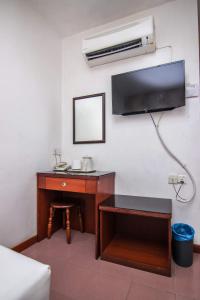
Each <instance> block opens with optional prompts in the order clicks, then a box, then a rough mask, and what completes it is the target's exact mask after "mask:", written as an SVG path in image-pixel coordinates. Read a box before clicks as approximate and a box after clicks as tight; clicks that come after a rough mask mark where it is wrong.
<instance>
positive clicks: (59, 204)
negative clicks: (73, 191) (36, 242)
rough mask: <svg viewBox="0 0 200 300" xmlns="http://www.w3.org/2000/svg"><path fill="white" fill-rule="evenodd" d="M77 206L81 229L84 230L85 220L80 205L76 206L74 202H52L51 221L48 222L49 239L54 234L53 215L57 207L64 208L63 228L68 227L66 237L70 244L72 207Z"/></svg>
mask: <svg viewBox="0 0 200 300" xmlns="http://www.w3.org/2000/svg"><path fill="white" fill-rule="evenodd" d="M72 207H76V208H77V209H78V216H79V224H80V231H81V232H83V220H82V214H81V209H80V206H75V205H74V204H73V203H63V202H52V203H51V204H50V209H49V222H48V232H47V236H48V239H50V238H51V235H52V223H53V217H54V213H55V209H63V210H64V211H63V228H64V229H65V228H66V239H67V242H68V244H70V242H71V228H70V208H72Z"/></svg>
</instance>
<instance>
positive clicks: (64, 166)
mask: <svg viewBox="0 0 200 300" xmlns="http://www.w3.org/2000/svg"><path fill="white" fill-rule="evenodd" d="M53 155H54V156H55V160H56V165H55V166H54V168H53V170H54V171H55V172H65V171H67V170H68V169H69V168H70V166H69V164H68V163H67V162H64V161H63V162H62V161H61V156H62V154H61V152H60V151H57V150H56V149H55V151H54V154H53ZM57 156H58V157H59V162H58V159H57Z"/></svg>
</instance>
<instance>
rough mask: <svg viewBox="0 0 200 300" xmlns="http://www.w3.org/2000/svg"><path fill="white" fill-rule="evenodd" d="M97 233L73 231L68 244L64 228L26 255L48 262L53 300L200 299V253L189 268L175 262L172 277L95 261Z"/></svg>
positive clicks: (28, 250)
mask: <svg viewBox="0 0 200 300" xmlns="http://www.w3.org/2000/svg"><path fill="white" fill-rule="evenodd" d="M94 253H95V239H94V235H92V234H88V233H84V234H81V233H80V232H78V231H73V232H72V243H71V244H70V245H68V244H67V243H66V239H65V232H64V231H63V230H59V231H57V232H56V233H55V234H53V236H52V238H51V239H50V240H48V239H45V240H43V241H41V242H40V243H37V244H35V245H33V246H31V247H30V248H28V249H26V250H25V251H24V252H23V254H24V255H27V256H29V257H32V258H34V259H36V260H38V261H41V262H43V263H46V264H49V265H50V266H51V270H52V285H51V299H50V300H110V299H111V300H175V299H176V300H200V255H195V256H194V264H193V266H192V267H190V268H181V267H179V266H175V264H174V263H172V267H173V268H172V269H173V272H172V277H170V278H168V277H165V276H160V275H156V274H153V273H149V272H144V271H140V270H137V269H133V268H128V267H124V266H121V265H117V264H113V263H109V262H106V261H103V260H100V259H98V260H96V259H95V258H94Z"/></svg>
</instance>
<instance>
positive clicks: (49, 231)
mask: <svg viewBox="0 0 200 300" xmlns="http://www.w3.org/2000/svg"><path fill="white" fill-rule="evenodd" d="M53 215H54V209H53V207H51V206H50V209H49V222H48V231H47V236H48V239H50V238H51V234H52V221H53Z"/></svg>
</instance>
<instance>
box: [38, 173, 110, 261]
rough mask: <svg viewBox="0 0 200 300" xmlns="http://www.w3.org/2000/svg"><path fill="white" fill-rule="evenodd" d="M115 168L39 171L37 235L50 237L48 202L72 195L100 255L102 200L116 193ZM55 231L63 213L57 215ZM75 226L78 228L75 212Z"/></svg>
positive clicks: (41, 237)
mask: <svg viewBox="0 0 200 300" xmlns="http://www.w3.org/2000/svg"><path fill="white" fill-rule="evenodd" d="M114 180H115V173H114V172H94V173H87V174H86V173H82V174H81V173H68V172H67V173H64V172H62V173H60V172H39V173H37V238H38V241H41V240H42V239H44V238H46V237H47V224H48V215H49V204H50V202H51V201H55V200H59V201H62V200H63V199H65V198H66V199H67V198H70V201H71V200H73V201H75V202H76V203H78V204H79V205H80V206H81V209H82V212H83V217H84V229H85V232H88V233H94V234H95V257H96V258H97V257H98V256H99V212H98V207H99V204H100V203H101V202H102V201H104V200H105V199H107V198H109V197H110V195H113V194H114ZM55 217H56V218H55V219H56V222H55V224H54V227H53V231H56V230H58V229H59V228H61V225H62V218H61V215H59V214H58V215H57V216H55ZM72 228H74V229H78V225H77V224H76V220H75V218H73V215H72Z"/></svg>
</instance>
